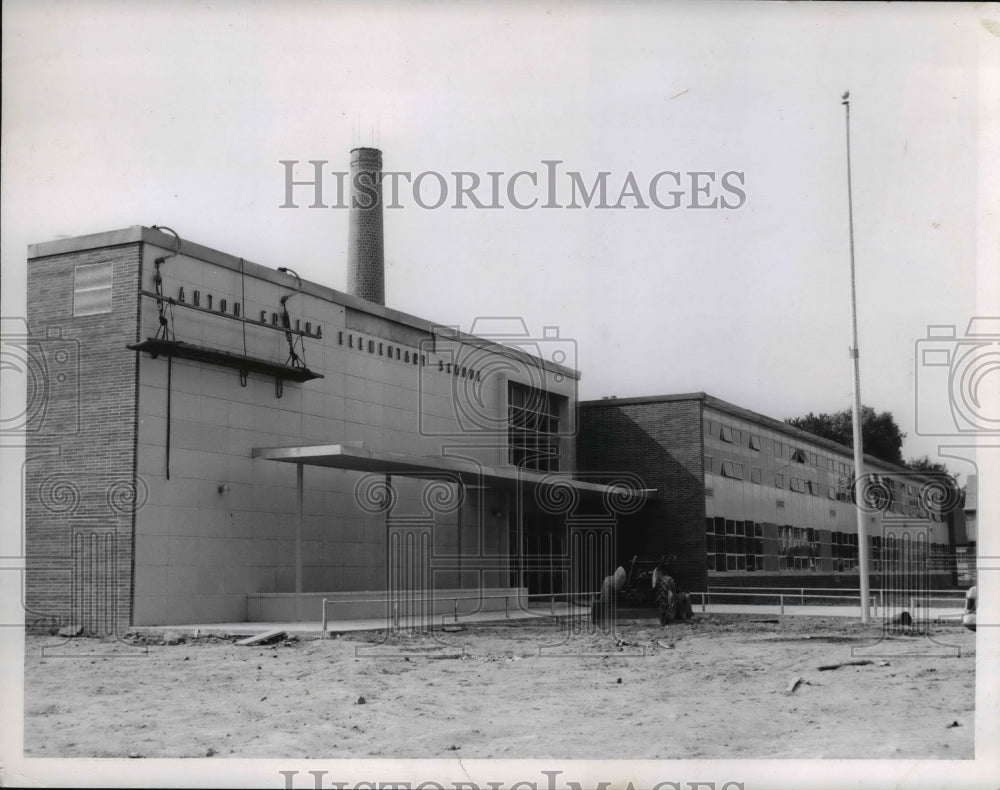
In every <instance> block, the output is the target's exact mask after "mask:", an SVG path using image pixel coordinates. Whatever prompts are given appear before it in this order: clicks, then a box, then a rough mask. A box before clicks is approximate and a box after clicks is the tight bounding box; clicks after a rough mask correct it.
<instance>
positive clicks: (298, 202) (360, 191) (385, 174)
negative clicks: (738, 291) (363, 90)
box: [279, 159, 747, 210]
mask: <svg viewBox="0 0 1000 790" xmlns="http://www.w3.org/2000/svg"><path fill="white" fill-rule="evenodd" d="M279 164H280V165H281V166H282V168H283V176H284V198H285V199H284V201H283V202H282V203H281V204H280V206H279V207H280V208H299V207H300V206H304V207H308V208H363V209H367V208H372V207H374V206H375V205H378V204H382V206H383V207H384V208H389V209H399V208H404V207H406V206H417V207H419V208H424V209H437V208H454V209H468V208H475V209H502V208H515V209H521V210H527V209H534V208H540V209H556V208H566V209H581V208H598V209H624V208H633V209H649V208H655V209H666V210H670V209H677V208H686V209H725V210H735V209H739V208H742V207H743V205H744V204H745V203H746V201H747V194H746V189H745V187H746V176H745V174H744V173H743V172H742V171H738V170H729V171H726V172H722V173H719V172H716V171H714V170H687V171H680V170H660V171H658V172H654V173H651V174H649V175H643V174H636V173H635V172H633V171H631V170H630V171H628V172H627V173H625V174H624V175H621V174H615V173H612V172H611V171H609V170H601V171H598V172H597V173H596V174H588V175H585V174H582V173H580V172H579V171H576V170H565V171H562V172H561V171H560V165H562V164H563V162H562V160H560V159H543V160H542V161H541V162H540V165H541V167H540V168H538V169H535V170H518V171H515V172H511V173H507V172H504V171H500V170H488V171H486V172H485V173H477V172H474V171H470V170H455V171H451V172H448V173H440V172H437V171H435V170H424V171H421V172H419V173H411V172H408V171H382V172H381V173H380V174H379V176H378V181H377V182H376V180H375V179H374V178H373V174H372V173H371V172H370V171H365V170H354V171H351V172H345V171H337V170H332V171H331V170H327V169H326V165H327V164H328V162H327V160H325V159H310V160H307V161H300V160H298V159H282V160H279ZM348 193H350V203H351V205H350V206H349V205H348V197H347V195H348Z"/></svg>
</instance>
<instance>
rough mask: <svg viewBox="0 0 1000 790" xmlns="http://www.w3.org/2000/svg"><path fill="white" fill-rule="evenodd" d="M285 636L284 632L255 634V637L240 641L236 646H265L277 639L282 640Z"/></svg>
mask: <svg viewBox="0 0 1000 790" xmlns="http://www.w3.org/2000/svg"><path fill="white" fill-rule="evenodd" d="M284 635H285V632H284V631H281V630H276V631H264V632H263V633H260V634H254V635H253V636H248V637H247V638H246V639H241V640H239V641H238V642H237V643H236V644H238V645H265V644H267V643H268V642H273V641H275V640H276V639H280V638H281V637H283V636H284Z"/></svg>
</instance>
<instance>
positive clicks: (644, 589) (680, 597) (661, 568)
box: [593, 555, 693, 625]
mask: <svg viewBox="0 0 1000 790" xmlns="http://www.w3.org/2000/svg"><path fill="white" fill-rule="evenodd" d="M674 560H675V558H674V557H669V558H668V557H666V556H663V557H661V558H660V559H659V560H641V559H639V556H638V555H636V556H635V557H633V558H632V561H631V562H630V563H629V569H628V571H626V570H625V569H624V568H622V567H619V568H618V569H617V570H616V571H615V572H614V574H612V575H611V576H607V577H605V579H604V583H603V584H602V585H601V595H600V599H599V600H598V602H597V604H595V607H594V615H593V618H594V621H595V622H596V621H597V620H598V619H599V618H598V609H599V608H601V609H603V608H605V607H607V606H608V605H609V604H610V603H611V601H612V598H613V597H615V598H616V599H617V602H618V603H619V604H620V605H624V606H642V605H646V604H653V603H655V604H656V606H657V608H658V609H659V610H660V625H666V624H667V623H669V622H671V621H673V620H675V619H677V618H678V617H679V618H681V619H683V620H689V619H690V618H691V617H692V615H693V612H692V610H691V599H690V596H689V595H688V594H687V593H686V592H681V590H680V588H679V587H678V586H677V582H676V581H675V580H674V577H673V575H672V573H671V572H670V567H671V566H672V565H673V562H674Z"/></svg>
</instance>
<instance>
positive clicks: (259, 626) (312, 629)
mask: <svg viewBox="0 0 1000 790" xmlns="http://www.w3.org/2000/svg"><path fill="white" fill-rule="evenodd" d="M694 613H695V615H696V616H697V615H699V614H746V615H752V616H754V617H774V616H782V615H784V616H799V617H852V618H857V619H860V618H861V607H860V606H793V605H791V604H785V606H784V611H783V612H782V611H781V607H780V606H779V605H777V604H773V605H770V604H765V605H751V604H707V605H705V606H702V605H701V604H697V605H695V607H694ZM911 614H912V613H911ZM927 614H928V616H929V617H930V619H931V620H932V621H940V622H942V623H951V622H955V623H956V624H957V623H958V622H959V621H961V617H962V609H960V608H959V609H956V608H954V607H952V608H947V609H945V608H940V609H938V608H935V609H928V610H927ZM658 616H659V614H658V612H657V610H656V609H655V608H643V609H636V608H628V609H624V608H623V609H620V610H619V612H618V617H619V619H621V620H645V619H651V620H655V619H657V618H658ZM552 617H557V618H565V617H587V618H589V617H590V608H589V607H582V606H573V607H568V608H567V606H566V605H565V604H556V606H555V608H554V609H550V607H548V606H545V607H538V608H532V609H531V610H528V611H525V610H523V609H514V610H511V612H510V616H509V617H504V614H503V612H480V613H477V614H470V615H459V618H458V622H456V621H455V619H454V617H453V616H452V615H440V614H439V615H435V616H434V618H433V619H432V620H431V621H430V625H429V627H430V628H433V629H440V628H445V627H449V626H456V625H458V626H463V625H476V624H482V623H504V622H513V621H518V622H525V621H528V620H543V619H545V618H552ZM871 617H872V619H873V620H879V619H881V618H882V617H883V613H882V612H881V611H880V610H877V609H875V608H872V610H871ZM391 627H392V626H391V625H390V624H389V623H387V622H386V620H385V618H373V619H367V620H330V621H328V622H327V633H330V634H342V633H348V632H354V631H385V630H388V629H389V628H391ZM397 627H399V628H421V627H424V628H426V627H428V624H427V621H426V620H422V619H418V618H400V622H399V624H398V626H397ZM129 630H130V631H131V632H132V633H136V634H149V635H152V634H164V633H166V632H167V631H173V632H174V633H177V634H181V635H187V636H194V635H198V636H225V637H230V636H251V635H253V634H261V633H265V632H267V631H284V632H285V633H287V634H289V635H294V636H300V637H318V636H320V634H321V632H322V624H321V623H320V621H318V620H314V621H306V622H297V623H257V622H253V623H251V622H245V623H195V624H192V625H158V626H135V627H133V628H131V629H129Z"/></svg>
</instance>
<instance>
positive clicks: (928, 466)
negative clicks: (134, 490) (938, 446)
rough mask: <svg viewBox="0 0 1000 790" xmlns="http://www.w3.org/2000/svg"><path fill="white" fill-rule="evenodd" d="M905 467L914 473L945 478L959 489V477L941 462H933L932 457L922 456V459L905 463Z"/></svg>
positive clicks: (914, 459) (913, 459)
mask: <svg viewBox="0 0 1000 790" xmlns="http://www.w3.org/2000/svg"><path fill="white" fill-rule="evenodd" d="M905 466H907V467H909V468H910V469H912V470H913V471H914V472H921V473H923V474H926V475H930V476H944V477H947V478H948V481H949V483H950V484H951V485H952V486H953V487H954V488H955V489H958V476H957V475H953V474H952V473H951V472H949V471H948V467H947V466H945V465H944V464H943V463H941V462H940V461H932V460H931V459H930V456H926V455H924V456H921V457H920V458H911V459H910V460H909V461H907V462H906V463H905Z"/></svg>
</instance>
